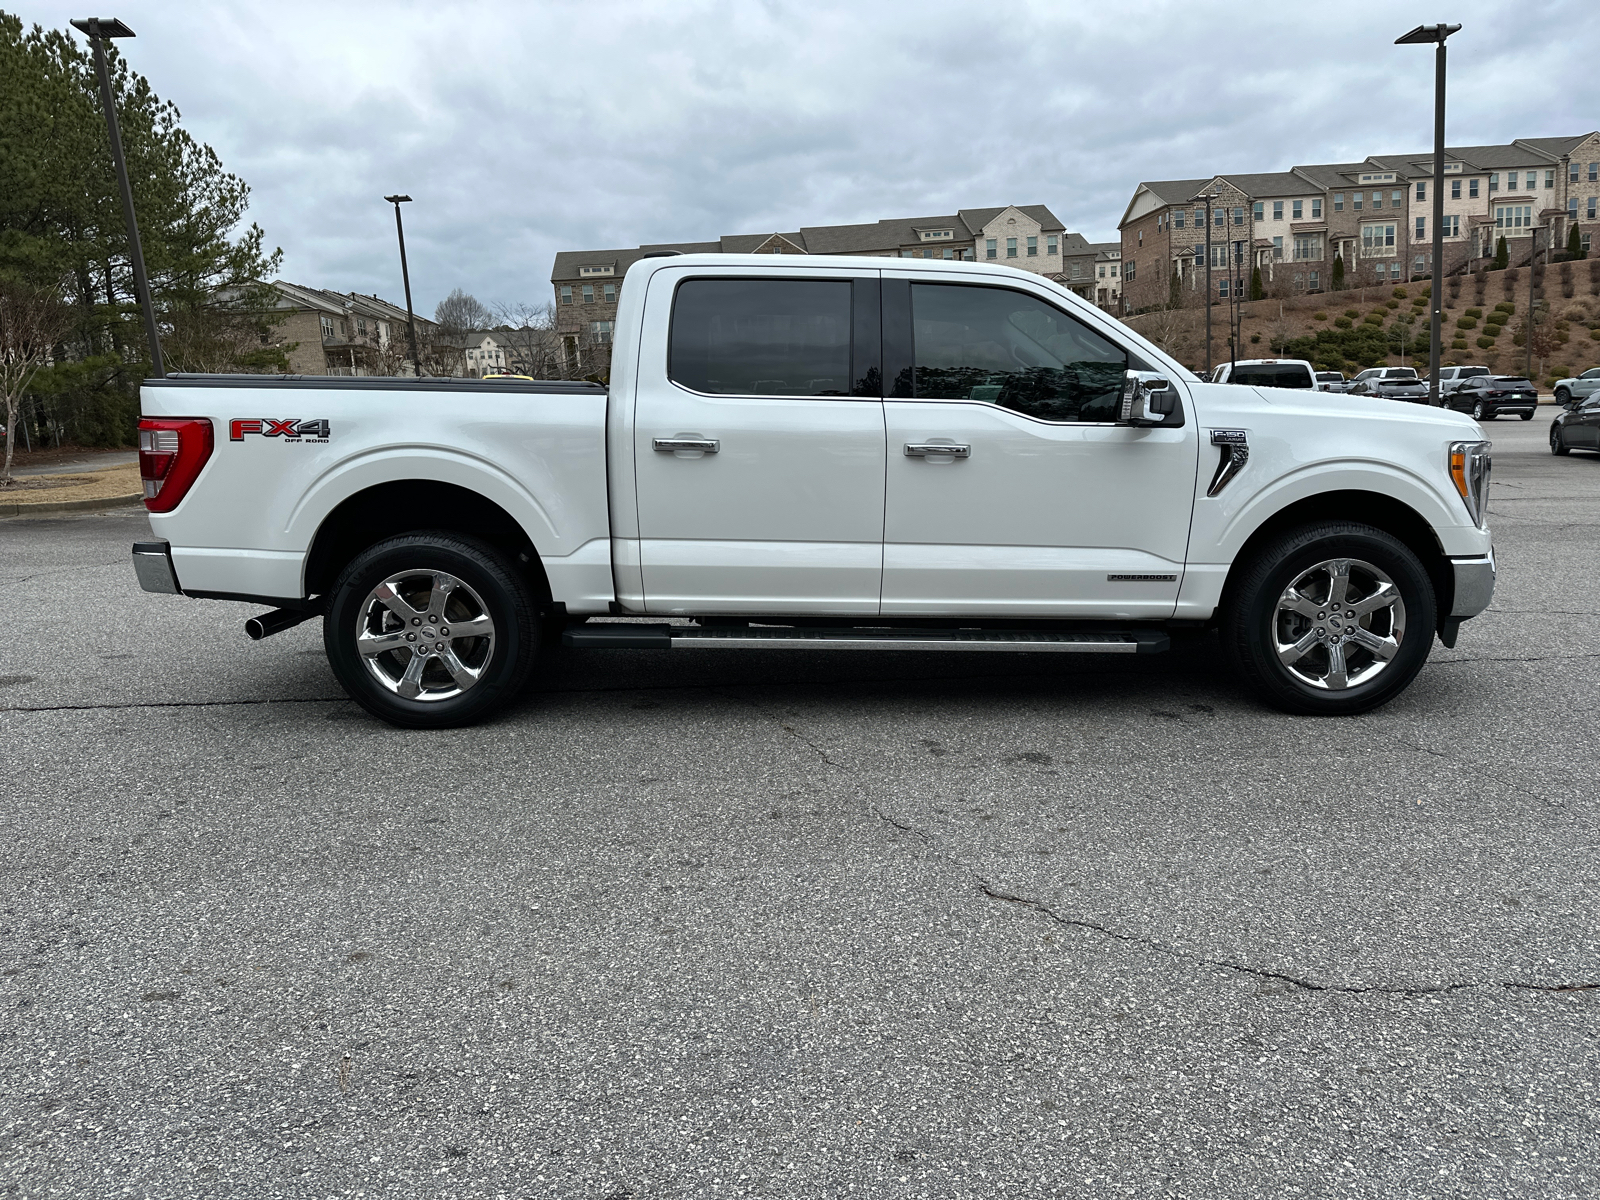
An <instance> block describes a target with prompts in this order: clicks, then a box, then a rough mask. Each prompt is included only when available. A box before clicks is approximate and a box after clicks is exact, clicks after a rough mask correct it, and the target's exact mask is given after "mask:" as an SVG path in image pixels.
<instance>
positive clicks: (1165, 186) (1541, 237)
mask: <svg viewBox="0 0 1600 1200" xmlns="http://www.w3.org/2000/svg"><path fill="white" fill-rule="evenodd" d="M1433 174H1434V162H1433V155H1432V154H1431V153H1430V152H1424V153H1420V154H1413V155H1374V156H1373V157H1371V158H1368V159H1366V160H1364V161H1362V162H1350V163H1321V164H1312V165H1306V166H1297V167H1292V168H1291V169H1289V170H1288V171H1281V172H1269V173H1264V174H1227V175H1215V176H1211V177H1209V178H1200V179H1174V180H1160V181H1153V182H1144V183H1140V184H1139V185H1138V187H1136V188H1135V189H1134V193H1133V196H1132V198H1131V199H1130V200H1129V202H1128V206H1127V208H1126V209H1125V210H1124V213H1123V217H1122V220H1121V222H1120V223H1119V230H1120V233H1121V249H1122V279H1121V283H1122V296H1121V309H1122V311H1126V312H1135V311H1139V310H1141V309H1146V308H1150V307H1152V306H1155V305H1158V304H1163V303H1167V302H1168V301H1169V300H1170V299H1171V298H1172V297H1173V295H1174V289H1176V290H1177V292H1176V294H1177V295H1178V296H1179V297H1181V298H1183V299H1185V300H1188V299H1197V298H1198V294H1199V291H1200V290H1201V289H1203V288H1204V286H1205V284H1204V281H1205V267H1206V253H1205V244H1206V233H1207V229H1208V228H1209V230H1210V233H1211V244H1212V251H1211V266H1212V272H1211V287H1212V296H1213V299H1215V300H1225V299H1227V298H1228V297H1229V296H1230V294H1232V293H1234V292H1236V291H1237V290H1238V289H1239V288H1240V286H1241V284H1242V285H1243V286H1246V287H1248V286H1249V284H1250V280H1251V277H1252V274H1253V272H1254V271H1256V270H1260V272H1261V278H1262V285H1263V287H1264V288H1265V289H1266V290H1267V291H1268V292H1269V293H1271V294H1274V295H1292V294H1296V293H1306V292H1319V291H1326V290H1328V289H1329V288H1330V287H1332V286H1333V282H1334V278H1335V264H1336V263H1337V266H1338V270H1339V272H1340V273H1342V275H1343V279H1344V283H1345V285H1346V286H1363V285H1367V284H1381V283H1388V282H1391V281H1396V282H1398V281H1400V280H1405V279H1426V278H1431V276H1432V274H1433V244H1432V242H1433V232H1432V229H1431V225H1432V222H1433V191H1432V189H1433V188H1435V187H1440V188H1442V189H1444V227H1443V232H1444V261H1443V268H1444V272H1445V274H1447V275H1448V274H1454V273H1457V272H1462V271H1475V270H1482V269H1484V268H1485V267H1486V266H1487V265H1488V264H1489V262H1490V260H1492V258H1493V256H1494V254H1495V252H1496V249H1497V245H1498V241H1499V239H1500V238H1501V237H1504V238H1505V239H1506V246H1507V251H1508V253H1509V255H1510V262H1511V264H1512V265H1513V266H1515V265H1518V264H1520V263H1526V262H1528V261H1530V259H1531V258H1532V257H1533V255H1534V253H1535V245H1536V244H1537V250H1538V251H1539V252H1543V251H1545V250H1547V249H1552V248H1553V249H1554V250H1556V251H1561V250H1563V249H1564V248H1565V246H1566V244H1567V239H1568V237H1569V235H1570V233H1571V231H1573V230H1577V232H1578V236H1579V244H1580V246H1581V248H1582V249H1583V250H1584V251H1588V250H1589V249H1590V245H1591V241H1592V239H1593V238H1594V235H1595V234H1596V233H1597V232H1600V212H1597V210H1600V132H1592V133H1586V134H1578V135H1574V136H1571V137H1553V138H1524V139H1519V140H1517V141H1514V142H1510V143H1508V144H1506V145H1493V146H1460V147H1451V148H1448V149H1447V150H1446V159H1445V164H1444V175H1443V178H1442V180H1440V181H1435V180H1434V178H1433ZM1208 197H1209V199H1210V205H1209V211H1210V214H1211V216H1210V224H1209V227H1208V225H1207V216H1206V214H1207V211H1208V206H1207V204H1206V199H1207V198H1208Z"/></svg>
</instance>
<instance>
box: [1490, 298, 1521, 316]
mask: <svg viewBox="0 0 1600 1200" xmlns="http://www.w3.org/2000/svg"><path fill="white" fill-rule="evenodd" d="M1494 310H1495V312H1503V313H1507V314H1510V313H1514V312H1516V311H1517V306H1516V305H1515V304H1513V303H1512V302H1511V301H1509V300H1502V301H1500V303H1499V304H1496V305H1495V306H1494Z"/></svg>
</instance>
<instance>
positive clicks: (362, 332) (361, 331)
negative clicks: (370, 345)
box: [356, 319, 367, 337]
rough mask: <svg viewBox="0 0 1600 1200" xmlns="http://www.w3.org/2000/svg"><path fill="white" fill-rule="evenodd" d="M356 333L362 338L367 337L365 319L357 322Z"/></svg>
mask: <svg viewBox="0 0 1600 1200" xmlns="http://www.w3.org/2000/svg"><path fill="white" fill-rule="evenodd" d="M356 332H357V333H359V334H360V335H361V336H362V337H366V336H367V322H366V321H365V320H364V319H361V320H357V321H356Z"/></svg>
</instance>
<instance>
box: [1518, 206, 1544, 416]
mask: <svg viewBox="0 0 1600 1200" xmlns="http://www.w3.org/2000/svg"><path fill="white" fill-rule="evenodd" d="M1539 228H1540V227H1539V226H1537V225H1535V226H1533V227H1532V228H1530V229H1529V230H1528V236H1529V238H1530V242H1529V248H1528V316H1527V319H1526V320H1524V321H1523V322H1522V329H1523V334H1522V344H1523V348H1524V349H1525V350H1527V352H1528V380H1529V381H1530V382H1532V380H1533V317H1534V312H1533V272H1534V268H1535V267H1536V266H1537V265H1538V264H1536V263H1535V262H1534V259H1536V258H1538V256H1539ZM1538 390H1539V389H1538V388H1537V387H1535V388H1534V391H1538Z"/></svg>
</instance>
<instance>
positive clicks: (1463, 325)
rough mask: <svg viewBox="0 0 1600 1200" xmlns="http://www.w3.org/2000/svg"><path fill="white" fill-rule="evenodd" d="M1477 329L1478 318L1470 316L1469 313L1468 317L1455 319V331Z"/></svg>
mask: <svg viewBox="0 0 1600 1200" xmlns="http://www.w3.org/2000/svg"><path fill="white" fill-rule="evenodd" d="M1477 327H1478V318H1477V317H1474V316H1472V315H1471V314H1470V313H1469V314H1468V315H1466V316H1464V317H1457V318H1456V328H1457V329H1476V328H1477Z"/></svg>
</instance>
